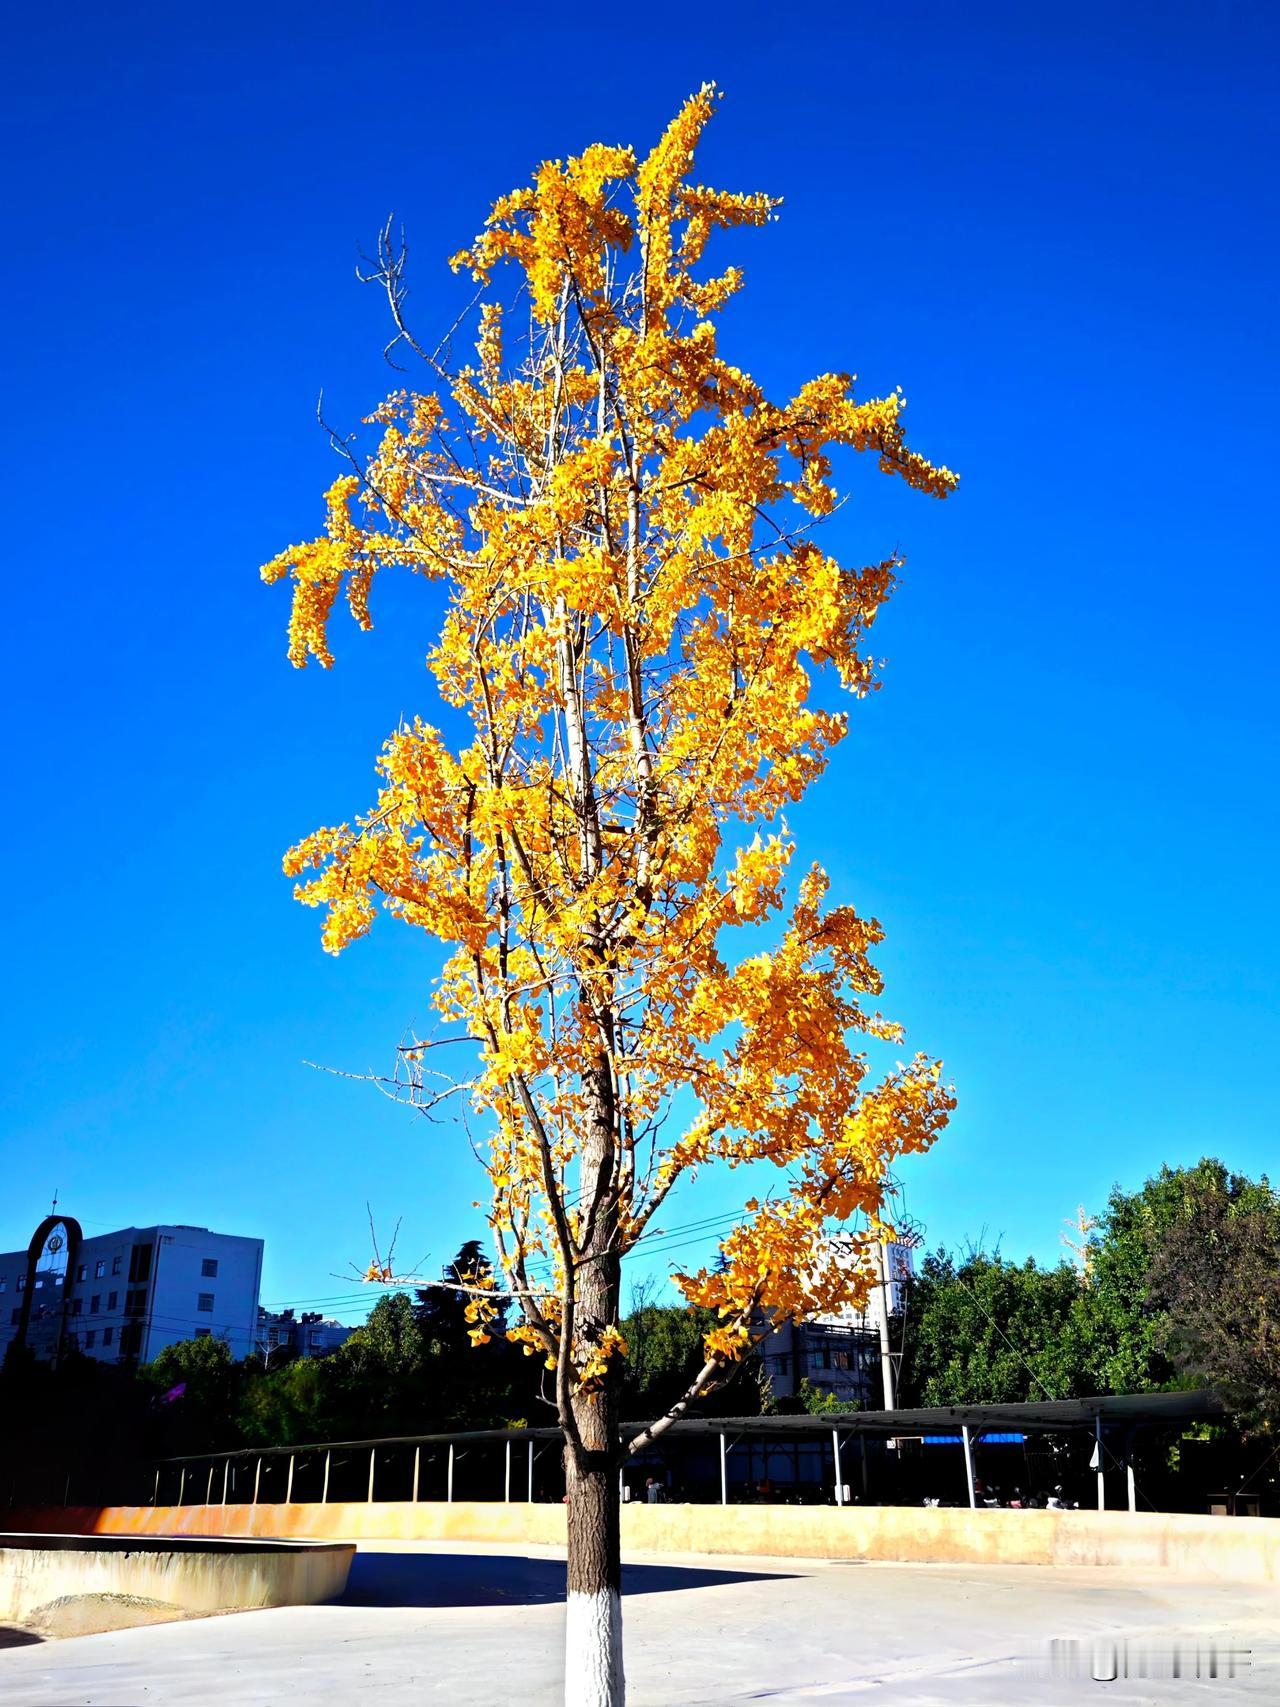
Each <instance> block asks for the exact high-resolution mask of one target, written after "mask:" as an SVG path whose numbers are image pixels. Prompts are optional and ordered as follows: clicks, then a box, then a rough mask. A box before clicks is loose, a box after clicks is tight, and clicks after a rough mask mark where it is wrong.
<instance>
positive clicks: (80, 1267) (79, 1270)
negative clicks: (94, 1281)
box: [76, 1263, 84, 1280]
mask: <svg viewBox="0 0 1280 1707" xmlns="http://www.w3.org/2000/svg"><path fill="white" fill-rule="evenodd" d="M76 1279H77V1280H83V1279H84V1264H83V1263H77V1264H76Z"/></svg>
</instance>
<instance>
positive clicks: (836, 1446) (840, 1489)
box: [831, 1428, 844, 1505]
mask: <svg viewBox="0 0 1280 1707" xmlns="http://www.w3.org/2000/svg"><path fill="white" fill-rule="evenodd" d="M831 1448H832V1452H833V1454H834V1459H835V1467H836V1504H837V1505H843V1504H844V1476H843V1474H842V1472H841V1469H840V1430H839V1429H838V1428H833V1429H832V1431H831Z"/></svg>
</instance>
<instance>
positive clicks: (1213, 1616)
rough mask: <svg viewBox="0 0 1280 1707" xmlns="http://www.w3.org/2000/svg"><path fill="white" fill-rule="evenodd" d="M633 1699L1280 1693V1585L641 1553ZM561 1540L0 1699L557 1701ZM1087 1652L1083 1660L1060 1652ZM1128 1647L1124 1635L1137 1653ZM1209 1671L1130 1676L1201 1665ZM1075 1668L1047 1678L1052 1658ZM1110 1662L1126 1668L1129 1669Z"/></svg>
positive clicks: (130, 1642) (789, 1701)
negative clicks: (557, 1549)
mask: <svg viewBox="0 0 1280 1707" xmlns="http://www.w3.org/2000/svg"><path fill="white" fill-rule="evenodd" d="M624 1580H625V1589H626V1621H627V1623H626V1629H627V1673H628V1679H629V1693H628V1699H629V1702H630V1704H631V1707H700V1704H707V1707H710V1704H716V1707H719V1704H721V1703H723V1704H726V1707H728V1704H735V1707H736V1704H738V1703H764V1704H767V1707H807V1704H810V1703H812V1704H821V1707H829V1704H831V1703H837V1702H843V1701H849V1702H863V1701H866V1702H869V1703H870V1702H875V1703H881V1702H883V1703H885V1704H886V1707H934V1704H935V1703H936V1704H937V1707H980V1704H982V1703H987V1702H990V1703H994V1704H997V1707H1026V1704H1027V1703H1029V1702H1044V1703H1047V1704H1049V1707H1056V1704H1059V1703H1062V1704H1066V1703H1072V1704H1074V1703H1077V1702H1079V1703H1088V1702H1097V1703H1100V1704H1101V1703H1103V1702H1106V1703H1108V1704H1116V1703H1119V1704H1121V1707H1137V1704H1138V1703H1142V1704H1144V1707H1145V1704H1151V1707H1177V1704H1178V1703H1180V1702H1187V1703H1200V1702H1203V1703H1205V1707H1210V1704H1212V1703H1222V1707H1228V1704H1237V1703H1253V1704H1257V1703H1262V1702H1265V1701H1275V1700H1277V1699H1280V1616H1278V1615H1277V1595H1276V1592H1275V1590H1274V1589H1271V1588H1267V1587H1265V1586H1261V1585H1251V1586H1245V1587H1241V1586H1238V1585H1232V1584H1226V1583H1221V1582H1216V1583H1203V1582H1189V1581H1185V1580H1182V1581H1179V1580H1175V1579H1174V1577H1173V1575H1172V1573H1166V1574H1164V1575H1160V1576H1156V1575H1147V1576H1145V1577H1135V1576H1133V1575H1131V1574H1130V1573H1127V1572H1125V1573H1122V1572H1119V1571H1117V1570H1114V1569H1106V1570H1099V1569H1083V1568H1082V1569H1077V1570H1051V1569H1047V1568H1039V1567H1027V1566H1021V1567H1002V1568H983V1567H977V1566H969V1567H964V1566H955V1565H887V1564H858V1563H855V1562H852V1561H849V1562H817V1561H809V1560H783V1559H776V1558H774V1559H768V1560H762V1559H742V1558H731V1557H714V1558H713V1557H709V1556H707V1555H698V1556H696V1557H692V1556H680V1557H676V1556H671V1555H663V1556H658V1555H649V1556H640V1555H637V1556H634V1557H632V1558H631V1559H629V1561H628V1563H627V1566H626V1568H625V1572H624ZM563 1587H564V1565H563V1558H562V1556H557V1554H556V1553H554V1552H553V1551H552V1550H550V1549H541V1550H539V1549H522V1550H520V1551H519V1552H516V1551H514V1550H512V1549H504V1548H501V1547H493V1546H490V1547H482V1546H479V1545H473V1546H462V1545H459V1544H457V1543H449V1544H444V1543H416V1544H415V1543H409V1542H387V1543H383V1544H381V1545H378V1544H374V1545H372V1546H371V1545H370V1544H367V1543H364V1544H362V1545H361V1549H360V1553H359V1555H358V1557H357V1559H356V1561H355V1564H354V1566H353V1569H352V1573H351V1581H350V1584H349V1587H348V1590H347V1593H346V1595H345V1597H344V1599H343V1600H342V1601H341V1602H340V1603H338V1604H336V1605H330V1606H305V1607H286V1608H280V1609H278V1610H274V1611H268V1612H249V1613H238V1614H230V1615H227V1616H223V1617H217V1618H201V1619H192V1620H188V1621H185V1622H182V1623H175V1624H163V1625H152V1626H149V1627H146V1628H141V1629H136V1630H122V1631H114V1632H111V1633H109V1634H103V1635H96V1636H82V1637H78V1638H74V1639H69V1640H64V1641H52V1642H46V1643H39V1644H37V1643H32V1644H30V1645H26V1646H16V1647H10V1648H6V1649H5V1650H4V1651H3V1652H0V1704H3V1707H207V1704H211V1703H218V1704H219V1707H366V1704H367V1707H375V1704H376V1707H421V1704H422V1703H424V1702H429V1703H430V1702H438V1703H441V1704H442V1707H505V1704H507V1703H518V1704H520V1707H524V1704H526V1703H527V1704H529V1707H556V1704H557V1703H558V1702H559V1700H560V1691H561V1670H560V1668H561V1652H560V1650H561V1639H562V1629H563V1618H564V1608H563ZM1055 1640H1056V1641H1058V1642H1059V1643H1075V1644H1077V1646H1076V1647H1074V1648H1073V1647H1069V1646H1068V1647H1063V1646H1059V1647H1058V1648H1057V1649H1056V1650H1051V1646H1050V1644H1051V1643H1053V1642H1054V1641H1055ZM1126 1640H1127V1646H1126V1645H1125V1643H1126ZM1211 1645H1213V1646H1214V1648H1215V1651H1216V1655H1217V1669H1218V1671H1219V1673H1220V1674H1221V1673H1223V1672H1225V1671H1226V1670H1227V1669H1228V1665H1229V1662H1228V1658H1227V1655H1228V1652H1229V1651H1230V1652H1233V1653H1234V1654H1235V1655H1237V1656H1239V1655H1241V1654H1242V1653H1244V1652H1246V1651H1247V1655H1248V1657H1247V1660H1245V1659H1239V1658H1237V1660H1236V1661H1235V1663H1234V1669H1235V1670H1236V1672H1237V1675H1236V1676H1235V1677H1234V1678H1231V1677H1227V1676H1224V1675H1218V1676H1217V1677H1214V1678H1211V1679H1206V1678H1201V1679H1199V1680H1193V1679H1188V1678H1187V1677H1185V1676H1184V1677H1182V1678H1178V1679H1175V1678H1172V1677H1170V1676H1168V1675H1157V1676H1154V1677H1153V1676H1150V1675H1148V1676H1147V1677H1146V1678H1145V1679H1144V1678H1141V1677H1134V1676H1132V1675H1131V1676H1130V1677H1129V1678H1128V1679H1127V1680H1126V1679H1125V1678H1124V1677H1123V1676H1121V1677H1119V1678H1117V1680H1116V1681H1113V1682H1106V1683H1104V1682H1101V1681H1095V1680H1094V1678H1093V1676H1091V1673H1092V1672H1095V1671H1096V1672H1097V1673H1098V1674H1099V1675H1100V1676H1102V1675H1109V1674H1110V1672H1111V1671H1112V1670H1113V1669H1115V1670H1121V1671H1123V1669H1125V1660H1126V1655H1127V1669H1128V1670H1129V1671H1130V1673H1131V1674H1132V1673H1133V1672H1135V1671H1146V1672H1147V1673H1148V1674H1150V1673H1152V1672H1157V1673H1159V1672H1164V1673H1167V1672H1168V1670H1169V1669H1170V1660H1171V1655H1172V1653H1173V1650H1174V1649H1175V1648H1177V1649H1178V1650H1179V1652H1180V1653H1181V1656H1182V1658H1181V1667H1182V1669H1183V1671H1184V1672H1185V1671H1187V1670H1189V1669H1191V1668H1192V1665H1193V1663H1194V1655H1195V1653H1196V1651H1197V1650H1198V1653H1199V1657H1200V1664H1201V1669H1202V1670H1207V1669H1208V1654H1209V1649H1210V1646H1211ZM1055 1652H1056V1654H1057V1656H1058V1661H1059V1665H1060V1666H1061V1665H1063V1664H1065V1665H1066V1666H1067V1668H1068V1669H1071V1670H1074V1671H1075V1672H1076V1673H1077V1674H1078V1675H1075V1676H1074V1677H1064V1676H1057V1677H1055V1676H1053V1675H1052V1674H1051V1653H1055ZM1113 1656H1114V1657H1115V1659H1118V1662H1119V1663H1118V1664H1114V1663H1113Z"/></svg>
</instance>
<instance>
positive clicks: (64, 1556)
mask: <svg viewBox="0 0 1280 1707" xmlns="http://www.w3.org/2000/svg"><path fill="white" fill-rule="evenodd" d="M154 1515H157V1516H158V1515H160V1514H159V1513H157V1514H154ZM152 1535H153V1536H154V1537H155V1538H151V1537H148V1538H146V1539H144V1538H142V1536H141V1535H139V1534H137V1533H132V1532H130V1533H125V1534H120V1533H103V1532H100V1531H99V1530H98V1529H97V1528H96V1526H94V1527H93V1528H91V1529H90V1531H89V1532H88V1533H79V1534H68V1533H65V1532H64V1533H61V1534H52V1533H45V1534H38V1533H36V1534H32V1533H16V1534H15V1533H8V1532H6V1533H0V1624H3V1623H8V1624H23V1623H26V1622H28V1621H29V1620H30V1619H31V1617H32V1616H33V1615H34V1614H36V1613H38V1612H40V1611H41V1610H42V1609H43V1608H46V1607H49V1606H51V1605H53V1604H55V1603H58V1602H63V1601H71V1600H82V1599H84V1598H86V1597H89V1596H101V1595H105V1596H109V1597H120V1596H129V1597H132V1598H136V1599H138V1600H142V1601H148V1602H153V1603H156V1604H157V1605H159V1606H162V1607H166V1608H172V1609H173V1610H174V1611H175V1612H179V1613H201V1612H240V1611H248V1610H249V1609H251V1608H256V1607H263V1606H306V1605H311V1604H313V1603H314V1602H316V1601H321V1600H332V1599H334V1598H335V1597H336V1596H337V1595H340V1594H341V1593H342V1591H343V1589H344V1588H345V1587H346V1586H347V1572H348V1571H349V1570H350V1568H351V1560H352V1558H353V1557H354V1555H355V1548H354V1547H353V1546H350V1545H349V1544H344V1543H342V1542H338V1541H330V1542H327V1543H321V1544H315V1543H311V1544H306V1543H298V1542H296V1541H283V1540H281V1541H277V1542H276V1543H275V1544H274V1545H273V1544H272V1543H271V1542H270V1541H240V1540H230V1539H198V1540H197V1539H192V1538H189V1537H181V1538H179V1537H175V1536H173V1535H172V1533H171V1532H168V1533H166V1532H164V1531H153V1532H152Z"/></svg>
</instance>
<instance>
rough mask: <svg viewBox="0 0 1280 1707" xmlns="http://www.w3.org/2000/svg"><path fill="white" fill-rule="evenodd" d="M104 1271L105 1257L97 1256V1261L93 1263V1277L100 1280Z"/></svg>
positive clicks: (105, 1265)
mask: <svg viewBox="0 0 1280 1707" xmlns="http://www.w3.org/2000/svg"><path fill="white" fill-rule="evenodd" d="M106 1272H107V1259H106V1258H105V1257H99V1258H98V1260H97V1262H96V1263H94V1265H93V1278H94V1279H95V1280H101V1279H102V1278H103V1277H104V1276H105V1274H106Z"/></svg>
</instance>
